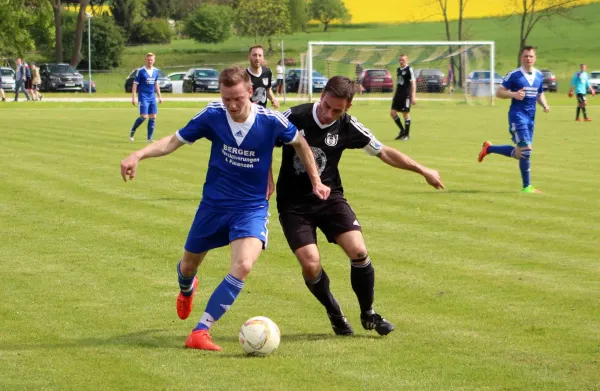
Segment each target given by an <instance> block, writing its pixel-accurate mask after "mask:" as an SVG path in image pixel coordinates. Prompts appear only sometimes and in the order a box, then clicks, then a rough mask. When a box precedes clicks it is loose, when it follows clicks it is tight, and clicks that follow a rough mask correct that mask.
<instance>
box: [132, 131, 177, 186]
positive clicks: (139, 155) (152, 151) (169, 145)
mask: <svg viewBox="0 0 600 391" xmlns="http://www.w3.org/2000/svg"><path fill="white" fill-rule="evenodd" d="M183 144H184V143H183V142H182V141H180V140H179V138H178V137H177V135H175V134H173V135H170V136H166V137H163V138H161V139H160V140H158V141H157V142H155V143H152V144H150V145H148V146H147V147H145V148H142V149H140V150H138V151H135V152H133V153H132V154H131V155H129V156H127V157H126V158H125V159H123V160H122V161H121V176H122V177H123V180H124V181H125V182H127V177H129V180H133V178H134V177H135V171H136V169H137V165H138V163H139V162H140V160H143V159H148V158H151V157H159V156H165V155H168V154H170V153H171V152H173V151H175V150H176V149H177V148H179V147H181V146H182V145H183Z"/></svg>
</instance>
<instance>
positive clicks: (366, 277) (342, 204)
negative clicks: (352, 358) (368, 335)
mask: <svg viewBox="0 0 600 391" xmlns="http://www.w3.org/2000/svg"><path fill="white" fill-rule="evenodd" d="M319 227H320V228H321V229H322V230H323V233H325V236H326V237H327V240H328V241H329V242H333V243H337V244H338V245H339V246H340V247H341V248H342V249H343V250H344V252H345V253H346V255H347V256H348V258H350V282H351V284H352V290H354V293H355V294H356V298H357V299H358V303H359V306H360V314H361V315H360V319H361V323H362V325H363V327H364V328H365V329H367V330H373V329H375V330H376V331H377V333H378V334H380V335H385V334H389V333H390V332H392V331H393V330H394V325H393V324H391V323H390V322H388V321H387V320H385V319H383V318H382V317H381V316H380V315H378V314H377V313H376V312H375V311H374V310H373V301H374V297H375V269H374V268H373V265H372V264H371V259H370V258H369V256H368V254H367V248H366V246H365V241H364V239H363V236H362V232H361V228H360V224H359V222H358V220H357V218H356V215H355V214H354V211H353V210H352V208H351V207H350V205H349V204H348V203H347V202H346V201H345V200H340V201H337V202H335V203H334V204H332V205H331V206H330V207H329V208H327V212H326V213H325V215H324V216H323V221H322V222H321V224H320V225H319Z"/></svg>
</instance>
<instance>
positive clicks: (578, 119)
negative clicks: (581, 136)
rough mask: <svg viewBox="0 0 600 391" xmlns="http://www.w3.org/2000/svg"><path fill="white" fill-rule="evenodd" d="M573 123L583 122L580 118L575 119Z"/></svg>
mask: <svg viewBox="0 0 600 391" xmlns="http://www.w3.org/2000/svg"><path fill="white" fill-rule="evenodd" d="M575 122H583V120H582V119H581V118H577V119H576V120H575Z"/></svg>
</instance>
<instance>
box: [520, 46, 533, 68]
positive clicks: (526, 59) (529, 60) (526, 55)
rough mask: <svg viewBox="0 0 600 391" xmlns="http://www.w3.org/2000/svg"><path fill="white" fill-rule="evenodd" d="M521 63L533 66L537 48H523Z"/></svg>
mask: <svg viewBox="0 0 600 391" xmlns="http://www.w3.org/2000/svg"><path fill="white" fill-rule="evenodd" d="M521 64H522V65H524V66H526V67H532V66H533V64H535V50H523V52H522V53H521Z"/></svg>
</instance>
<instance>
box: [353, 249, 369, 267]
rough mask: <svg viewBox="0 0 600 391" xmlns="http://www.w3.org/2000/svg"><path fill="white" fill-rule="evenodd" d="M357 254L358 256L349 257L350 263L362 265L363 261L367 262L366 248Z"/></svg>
mask: <svg viewBox="0 0 600 391" xmlns="http://www.w3.org/2000/svg"><path fill="white" fill-rule="evenodd" d="M358 255H359V256H358V257H352V258H351V259H350V263H351V264H352V265H364V264H365V263H367V262H369V255H368V254H367V251H366V250H365V251H364V252H361V253H359V254H358Z"/></svg>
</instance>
